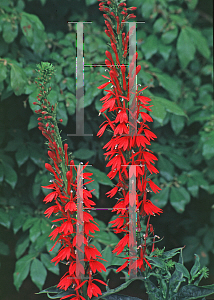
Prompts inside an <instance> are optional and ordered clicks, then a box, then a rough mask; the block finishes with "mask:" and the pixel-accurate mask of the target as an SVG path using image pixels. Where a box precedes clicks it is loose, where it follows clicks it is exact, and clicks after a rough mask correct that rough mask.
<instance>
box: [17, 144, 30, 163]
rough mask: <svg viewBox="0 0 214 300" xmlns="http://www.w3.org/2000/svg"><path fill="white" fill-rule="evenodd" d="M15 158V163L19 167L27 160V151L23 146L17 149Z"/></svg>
mask: <svg viewBox="0 0 214 300" xmlns="http://www.w3.org/2000/svg"><path fill="white" fill-rule="evenodd" d="M15 157H16V161H17V163H18V166H19V167H21V166H22V165H23V164H24V163H25V162H26V161H27V160H28V157H29V151H28V149H27V148H26V146H25V144H23V145H21V146H20V147H19V148H18V151H17V152H16V154H15Z"/></svg>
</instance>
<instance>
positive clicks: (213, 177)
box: [0, 0, 214, 300]
mask: <svg viewBox="0 0 214 300" xmlns="http://www.w3.org/2000/svg"><path fill="white" fill-rule="evenodd" d="M127 2H128V5H129V6H130V5H132V6H137V7H138V9H137V11H136V13H137V19H136V21H145V23H143V24H138V25H137V51H138V63H139V64H141V66H142V71H141V72H140V73H139V75H138V83H140V84H141V85H142V86H148V88H147V90H146V92H145V95H148V96H149V97H150V98H151V99H152V104H153V105H154V106H153V108H152V109H153V112H152V113H151V116H152V117H153V119H154V122H153V124H152V125H151V129H152V131H153V132H154V133H155V134H156V135H157V137H158V139H157V141H155V142H154V143H152V145H151V146H150V149H151V150H152V151H154V153H155V154H156V155H157V157H158V163H157V167H158V169H159V170H160V173H159V174H158V175H156V176H155V177H154V178H153V179H154V181H155V182H156V184H158V185H159V186H160V187H161V188H162V191H161V192H160V193H159V194H157V195H154V196H153V197H152V199H151V200H152V201H154V203H155V204H156V205H157V206H159V207H161V208H163V209H164V214H162V215H161V216H160V217H156V218H153V225H154V227H155V232H156V234H158V235H159V236H160V237H163V236H164V239H163V241H161V242H160V243H159V247H160V248H161V247H164V246H166V249H171V248H174V247H180V246H183V245H186V247H185V250H184V261H185V262H187V263H188V264H187V266H188V265H189V266H191V265H192V263H193V260H194V253H197V254H198V255H199V256H200V261H201V264H202V265H206V266H208V267H209V268H210V278H209V281H210V283H213V281H214V210H213V208H214V203H213V194H214V172H213V169H214V129H213V128H214V113H213V100H212V91H213V87H212V80H213V67H212V47H213V42H212V22H213V21H212V15H211V12H212V1H206V2H204V1H202V0H201V1H197V0H178V1H172V0H143V1H142V0H133V1H131V0H129V1H127ZM67 21H92V22H93V23H92V24H84V62H85V71H84V84H85V97H84V106H85V114H84V115H85V133H90V134H93V137H84V138H83V137H72V138H70V137H68V136H67V134H71V133H75V126H76V117H75V107H76V102H75V95H76V90H75V88H76V86H75V84H76V82H75V60H76V48H75V47H76V29H75V25H74V24H68V23H67ZM104 29H105V28H104V20H103V17H102V13H101V12H100V11H99V10H98V3H97V1H95V0H76V1H71V0H63V1H60V2H59V1H57V0H40V1H39V0H32V1H30V0H29V1H27V0H26V1H23V0H18V1H16V0H13V1H12V0H11V1H8V0H1V3H0V93H1V103H0V116H1V126H0V145H1V149H0V184H1V185H0V191H1V193H0V224H1V225H0V260H1V266H0V268H1V272H0V273H1V288H0V292H1V294H2V295H3V298H2V299H3V300H6V299H15V298H16V299H23V297H27V298H28V299H38V297H39V299H43V298H42V297H43V295H40V296H36V295H34V293H35V292H38V291H39V289H42V287H46V286H50V285H53V284H55V283H58V279H59V276H58V275H59V274H60V271H62V269H59V266H54V265H53V264H51V263H50V259H51V256H54V253H49V252H48V250H49V249H50V248H51V246H52V243H51V242H50V241H49V238H48V235H49V233H50V227H51V220H48V219H45V218H44V215H43V212H44V210H45V209H46V207H45V205H44V204H43V202H42V200H43V198H44V196H45V195H46V191H45V189H43V188H41V186H42V185H47V184H48V182H49V180H50V179H51V177H50V175H49V174H48V172H47V171H46V170H45V168H44V164H45V162H47V161H48V157H47V155H46V153H47V150H46V145H44V139H43V137H42V136H41V134H40V132H39V130H38V129H37V117H36V115H35V114H34V109H35V107H34V105H33V102H34V101H35V99H36V96H37V93H38V91H37V90H36V86H35V85H34V78H35V76H36V74H35V68H36V65H37V64H38V63H40V62H41V61H48V62H51V63H52V64H53V65H54V66H55V68H56V76H55V78H54V82H53V85H52V86H53V87H52V91H51V94H50V101H51V102H52V103H55V102H56V101H59V105H58V116H59V117H60V118H62V119H63V123H62V126H61V130H62V136H63V138H64V139H67V141H68V144H69V148H70V150H71V151H72V155H73V158H74V159H75V160H76V162H77V163H78V162H80V161H83V162H87V161H88V160H89V161H90V164H93V167H90V168H89V170H90V171H91V172H93V174H94V175H93V179H94V182H93V183H91V184H90V189H94V188H95V192H94V194H93V195H94V199H93V200H94V201H95V202H96V203H97V207H98V208H101V207H112V206H113V203H112V200H109V199H107V198H106V196H105V192H106V191H108V190H109V189H110V186H112V182H111V181H110V180H109V179H108V177H107V176H106V174H107V168H106V167H105V160H104V157H103V153H104V152H103V149H102V147H103V145H104V144H106V142H107V140H108V136H107V135H104V136H103V137H102V138H101V139H98V138H97V137H96V133H97V131H98V130H99V125H100V124H101V123H102V122H103V121H104V119H103V118H102V116H99V117H98V112H99V109H100V108H101V103H100V101H99V99H100V98H101V97H102V93H100V90H98V89H97V86H99V85H101V84H102V83H103V82H102V77H101V74H105V67H93V66H86V65H92V64H103V63H104V59H105V50H107V45H106V43H107V41H108V39H107V37H106V35H105V33H104ZM94 215H95V216H96V218H97V220H96V221H97V222H99V224H100V230H101V234H99V235H97V236H95V243H96V245H97V247H98V250H100V251H101V250H103V258H104V259H106V260H108V263H106V267H107V266H108V265H110V264H120V262H121V261H120V259H119V258H116V257H115V256H113V255H112V253H111V247H113V246H114V245H115V244H116V243H117V241H118V239H119V238H118V237H117V236H115V235H114V234H113V233H112V232H111V231H110V229H109V227H106V226H107V223H108V221H109V220H110V219H111V218H112V214H111V213H110V212H107V211H105V212H102V213H100V212H99V211H97V212H94ZM110 241H111V244H110ZM109 244H110V246H109ZM63 267H64V266H62V268H63ZM50 272H51V273H52V274H53V275H51V273H50ZM62 273H63V272H62ZM13 274H16V275H18V276H15V277H14V278H15V280H14V285H15V287H16V288H15V287H14V286H13ZM54 274H55V275H54ZM107 274H108V273H107ZM107 274H106V276H107ZM47 275H48V276H47ZM104 279H105V278H104ZM32 282H33V283H32ZM207 283H208V280H207ZM8 287H9V288H8ZM16 289H17V290H19V289H20V292H17V290H16ZM138 296H140V295H138ZM11 297H13V298H11ZM44 299H46V296H44Z"/></svg>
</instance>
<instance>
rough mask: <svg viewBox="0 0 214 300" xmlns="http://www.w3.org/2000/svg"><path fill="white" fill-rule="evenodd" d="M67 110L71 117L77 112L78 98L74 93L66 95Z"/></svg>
mask: <svg viewBox="0 0 214 300" xmlns="http://www.w3.org/2000/svg"><path fill="white" fill-rule="evenodd" d="M65 103H66V109H67V112H68V114H69V115H70V116H72V115H73V114H74V113H75V111H76V96H75V95H74V94H72V93H66V94H65Z"/></svg>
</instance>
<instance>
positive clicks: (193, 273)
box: [190, 254, 200, 277]
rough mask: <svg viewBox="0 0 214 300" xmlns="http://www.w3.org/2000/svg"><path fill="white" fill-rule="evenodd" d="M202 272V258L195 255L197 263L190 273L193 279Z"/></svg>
mask: <svg viewBox="0 0 214 300" xmlns="http://www.w3.org/2000/svg"><path fill="white" fill-rule="evenodd" d="M199 270H200V258H199V256H198V255H197V254H195V263H194V265H193V267H192V269H191V271H190V275H191V277H193V276H195V275H196V274H197V273H198V271H199Z"/></svg>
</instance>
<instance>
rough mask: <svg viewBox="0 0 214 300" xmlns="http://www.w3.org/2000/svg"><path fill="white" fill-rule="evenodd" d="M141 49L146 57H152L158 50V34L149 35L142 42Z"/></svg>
mask: <svg viewBox="0 0 214 300" xmlns="http://www.w3.org/2000/svg"><path fill="white" fill-rule="evenodd" d="M141 49H142V51H143V53H144V54H145V58H146V59H149V58H151V57H152V56H153V55H154V54H155V53H157V51H158V39H157V37H156V35H149V36H148V37H147V38H146V40H145V42H144V43H143V44H142V46H141Z"/></svg>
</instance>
